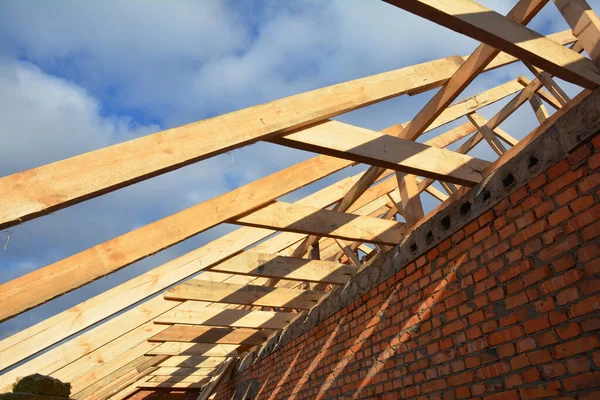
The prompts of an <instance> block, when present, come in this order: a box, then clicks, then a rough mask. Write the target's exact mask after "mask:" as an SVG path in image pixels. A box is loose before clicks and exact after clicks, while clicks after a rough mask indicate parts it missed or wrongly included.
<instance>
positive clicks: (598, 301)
mask: <svg viewBox="0 0 600 400" xmlns="http://www.w3.org/2000/svg"><path fill="white" fill-rule="evenodd" d="M597 310H600V296H598V295H594V296H592V297H588V298H587V299H585V300H582V301H580V302H579V303H577V304H573V305H572V306H571V308H570V309H569V317H570V318H576V317H579V316H581V315H584V314H587V313H591V312H594V311H597Z"/></svg>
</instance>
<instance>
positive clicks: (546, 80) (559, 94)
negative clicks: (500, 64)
mask: <svg viewBox="0 0 600 400" xmlns="http://www.w3.org/2000/svg"><path fill="white" fill-rule="evenodd" d="M525 66H526V67H527V68H528V69H529V70H530V71H531V72H532V73H533V74H534V75H535V77H536V78H538V79H539V80H540V82H542V84H543V85H544V86H545V87H546V89H548V91H549V92H550V93H551V94H552V96H553V97H554V98H555V99H557V100H558V101H559V103H560V105H561V107H564V106H565V104H567V103H568V102H569V101H570V100H571V98H570V97H569V96H568V95H567V93H566V92H565V91H564V90H562V89H561V87H560V86H558V84H557V83H556V82H555V81H554V79H552V76H551V75H550V74H549V73H547V72H546V71H542V70H541V69H539V68H536V67H534V66H533V65H530V64H525Z"/></svg>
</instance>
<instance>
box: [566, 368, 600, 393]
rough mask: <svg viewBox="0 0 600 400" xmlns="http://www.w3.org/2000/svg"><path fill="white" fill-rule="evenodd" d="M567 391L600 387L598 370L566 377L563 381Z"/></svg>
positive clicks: (599, 372)
mask: <svg viewBox="0 0 600 400" xmlns="http://www.w3.org/2000/svg"><path fill="white" fill-rule="evenodd" d="M563 383H564V386H565V389H566V390H567V391H568V392H572V391H574V390H586V389H593V388H597V387H600V371H597V372H590V373H587V374H583V375H578V376H574V377H572V378H567V379H565V380H564V381H563Z"/></svg>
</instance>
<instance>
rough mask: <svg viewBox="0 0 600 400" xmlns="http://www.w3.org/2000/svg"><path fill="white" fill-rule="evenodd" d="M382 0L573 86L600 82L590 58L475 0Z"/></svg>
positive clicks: (588, 85)
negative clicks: (508, 55) (537, 68)
mask: <svg viewBox="0 0 600 400" xmlns="http://www.w3.org/2000/svg"><path fill="white" fill-rule="evenodd" d="M385 1H386V2H387V3H390V4H393V5H395V6H397V7H400V8H403V9H405V10H407V11H410V12H412V13H414V14H416V15H419V16H421V17H423V18H427V19H429V20H431V21H433V22H435V23H437V24H440V25H442V26H445V27H447V28H449V29H452V30H454V31H456V32H459V33H462V34H465V35H467V36H470V37H471V38H473V39H475V40H478V41H480V42H483V43H486V44H488V45H490V46H493V47H495V48H497V49H500V50H502V51H505V52H506V53H508V54H511V55H514V56H515V57H518V58H520V59H521V60H523V61H526V62H529V63H531V64H533V65H535V66H537V67H539V68H541V69H543V70H545V71H548V72H549V73H551V74H553V75H555V76H558V77H559V78H561V79H564V80H566V81H569V82H572V83H574V84H576V85H580V86H583V87H586V88H590V89H593V88H595V87H596V86H598V84H599V83H600V72H599V71H598V68H597V67H596V65H595V64H594V63H593V62H592V61H591V60H589V59H587V58H585V57H584V56H582V55H580V54H578V53H576V52H575V51H573V50H571V49H568V48H565V47H563V46H561V45H559V44H558V43H556V42H554V41H552V40H550V39H548V38H546V37H544V36H542V35H540V34H539V33H537V32H535V31H532V30H531V29H528V28H526V27H524V26H523V25H520V24H518V23H515V22H513V21H511V20H509V19H508V18H506V17H504V16H502V15H500V14H498V13H497V12H495V11H492V10H490V9H488V8H486V7H484V6H482V5H481V4H478V3H476V2H474V1H471V0H385Z"/></svg>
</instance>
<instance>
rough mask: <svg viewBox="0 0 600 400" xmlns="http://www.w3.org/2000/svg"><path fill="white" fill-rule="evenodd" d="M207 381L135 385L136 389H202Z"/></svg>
mask: <svg viewBox="0 0 600 400" xmlns="http://www.w3.org/2000/svg"><path fill="white" fill-rule="evenodd" d="M207 382H208V380H206V381H204V380H202V381H200V382H196V383H186V382H148V381H145V382H140V383H138V384H137V387H138V388H141V389H154V388H171V389H202V388H203V387H204V386H205V385H206V383H207Z"/></svg>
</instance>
